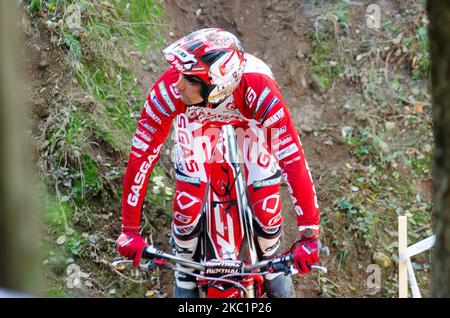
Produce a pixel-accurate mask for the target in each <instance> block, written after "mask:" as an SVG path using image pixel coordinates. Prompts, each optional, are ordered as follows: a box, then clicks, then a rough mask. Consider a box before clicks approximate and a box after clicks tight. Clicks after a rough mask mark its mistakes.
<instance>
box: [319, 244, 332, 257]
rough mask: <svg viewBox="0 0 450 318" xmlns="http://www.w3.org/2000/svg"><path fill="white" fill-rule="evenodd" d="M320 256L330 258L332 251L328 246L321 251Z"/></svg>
mask: <svg viewBox="0 0 450 318" xmlns="http://www.w3.org/2000/svg"><path fill="white" fill-rule="evenodd" d="M319 255H324V256H330V249H329V248H328V246H324V247H322V248H321V249H320V251H319Z"/></svg>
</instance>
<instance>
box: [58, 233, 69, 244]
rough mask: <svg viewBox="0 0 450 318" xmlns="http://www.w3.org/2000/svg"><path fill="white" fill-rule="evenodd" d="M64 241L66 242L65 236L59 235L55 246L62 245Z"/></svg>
mask: <svg viewBox="0 0 450 318" xmlns="http://www.w3.org/2000/svg"><path fill="white" fill-rule="evenodd" d="M66 240H67V238H66V236H65V235H61V236H60V237H58V238H57V239H56V244H58V245H62V244H64V243H65V242H66Z"/></svg>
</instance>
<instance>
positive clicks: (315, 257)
mask: <svg viewBox="0 0 450 318" xmlns="http://www.w3.org/2000/svg"><path fill="white" fill-rule="evenodd" d="M300 235H301V238H300V240H298V241H297V242H295V243H294V244H293V245H292V247H291V251H292V253H293V254H294V265H295V268H296V269H297V270H298V272H299V273H300V274H308V273H310V272H311V265H314V264H316V263H317V262H318V261H319V245H320V242H319V235H320V232H319V230H316V229H313V230H312V229H310V228H306V229H305V230H303V231H301V232H300Z"/></svg>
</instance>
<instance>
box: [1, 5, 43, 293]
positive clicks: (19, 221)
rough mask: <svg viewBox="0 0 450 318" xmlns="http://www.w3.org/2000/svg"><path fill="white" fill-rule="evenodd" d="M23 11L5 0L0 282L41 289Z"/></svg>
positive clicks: (14, 287) (18, 288)
mask: <svg viewBox="0 0 450 318" xmlns="http://www.w3.org/2000/svg"><path fill="white" fill-rule="evenodd" d="M17 16H18V15H17V1H0V205H1V206H0V211H1V213H0V288H6V289H10V290H16V291H25V292H28V293H30V292H31V293H35V292H36V291H37V288H38V284H37V273H38V271H37V267H36V265H37V257H36V255H37V250H36V247H37V243H38V237H39V236H38V235H37V233H38V231H37V229H38V225H39V217H38V214H37V213H36V210H35V208H34V207H35V205H34V199H33V197H34V196H33V194H34V193H33V177H32V174H31V164H30V163H31V160H30V158H31V152H29V149H30V148H31V147H30V146H29V144H30V143H29V141H28V137H27V136H28V131H29V128H28V120H27V116H26V114H27V112H26V111H27V110H26V107H25V103H24V100H25V98H24V90H23V86H21V75H22V72H21V71H20V70H21V68H22V67H23V63H22V59H21V58H20V56H21V53H22V48H21V46H20V45H19V43H20V42H19V34H20V32H19V30H18V18H17ZM2 295H4V294H2Z"/></svg>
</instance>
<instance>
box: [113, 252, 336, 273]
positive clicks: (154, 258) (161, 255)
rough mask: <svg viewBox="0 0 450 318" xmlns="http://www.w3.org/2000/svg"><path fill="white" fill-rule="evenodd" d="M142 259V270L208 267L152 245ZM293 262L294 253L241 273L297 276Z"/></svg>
mask: <svg viewBox="0 0 450 318" xmlns="http://www.w3.org/2000/svg"><path fill="white" fill-rule="evenodd" d="M319 254H325V255H327V256H328V255H329V254H330V250H329V249H328V247H322V248H321V249H320V252H319ZM142 257H143V258H145V259H148V260H149V262H147V263H141V264H140V265H139V267H140V268H142V269H151V268H154V267H155V266H159V267H163V266H165V265H167V263H168V262H171V263H174V264H180V265H182V266H184V267H189V268H192V269H194V270H198V271H205V270H206V268H207V266H206V264H205V263H199V262H195V261H191V260H188V259H185V258H181V257H178V256H175V255H173V254H168V253H165V252H163V251H161V250H159V249H157V248H155V247H154V246H152V245H149V246H147V247H146V248H145V249H144V250H143V252H142ZM293 260H294V255H293V254H292V253H290V254H287V255H283V256H280V257H277V258H274V259H271V260H264V261H261V262H258V263H255V264H251V265H244V264H242V267H241V273H242V274H244V273H252V272H254V271H255V270H260V271H262V272H266V271H267V272H272V273H277V272H286V271H287V272H291V273H292V274H296V273H298V271H297V269H296V268H295V266H293V263H294V262H293ZM132 263H133V261H132V260H117V261H113V262H112V266H114V267H118V266H120V265H121V264H132ZM311 270H318V271H320V272H323V273H326V272H327V268H326V267H323V266H317V265H311Z"/></svg>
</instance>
